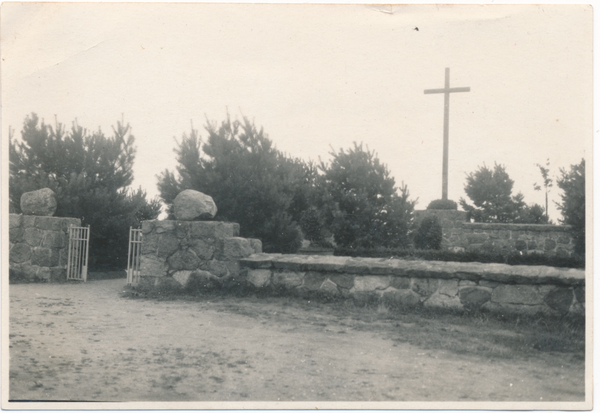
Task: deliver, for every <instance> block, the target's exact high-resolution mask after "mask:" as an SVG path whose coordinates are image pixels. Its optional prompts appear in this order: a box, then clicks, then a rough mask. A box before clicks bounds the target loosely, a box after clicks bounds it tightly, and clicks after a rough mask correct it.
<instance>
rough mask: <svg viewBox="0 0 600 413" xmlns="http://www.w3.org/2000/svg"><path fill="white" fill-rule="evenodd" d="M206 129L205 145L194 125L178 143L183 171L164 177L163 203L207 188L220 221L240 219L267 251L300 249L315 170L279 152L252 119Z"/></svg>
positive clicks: (160, 181)
mask: <svg viewBox="0 0 600 413" xmlns="http://www.w3.org/2000/svg"><path fill="white" fill-rule="evenodd" d="M205 129H206V132H207V133H208V138H207V140H206V142H205V143H202V140H201V138H200V135H199V134H198V131H197V130H194V129H192V131H191V133H190V134H189V135H187V134H184V135H183V137H182V140H181V142H178V143H177V148H176V149H175V153H176V155H177V163H178V165H177V173H176V174H175V173H173V172H171V171H168V170H165V171H164V172H162V173H161V174H160V175H159V177H158V189H159V191H160V196H161V198H162V199H163V201H164V202H165V203H166V204H167V205H169V206H170V205H172V203H173V200H174V199H175V197H176V196H177V194H179V192H181V191H183V190H185V189H195V190H197V191H201V192H203V193H206V194H207V195H210V196H211V197H212V198H213V199H214V201H215V203H216V204H217V208H218V212H217V215H216V216H215V219H219V220H226V221H233V222H237V223H239V224H240V233H241V235H242V236H244V237H256V238H259V239H261V240H262V242H263V249H264V250H265V251H267V252H295V251H297V250H298V248H300V246H301V242H302V234H301V231H300V229H299V227H298V224H297V222H298V221H299V220H300V217H301V214H302V212H303V210H304V209H305V208H306V206H307V201H306V196H307V192H308V191H309V189H310V187H311V185H312V181H313V180H314V170H313V168H311V167H310V166H309V165H307V164H305V163H304V162H302V161H300V160H298V159H293V158H290V157H288V156H286V155H285V154H283V153H282V152H280V151H278V150H277V149H276V148H275V147H274V146H273V143H272V141H271V140H270V139H269V138H268V136H267V135H266V134H265V133H264V131H263V129H262V128H261V129H258V128H257V127H256V126H255V125H254V123H253V122H251V121H250V120H248V119H247V118H244V119H243V121H238V120H235V121H232V120H231V119H230V117H229V116H228V117H227V119H226V120H225V121H223V122H221V124H220V125H218V126H217V124H215V123H211V122H208V121H207V124H206V126H205Z"/></svg>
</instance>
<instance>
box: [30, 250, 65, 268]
mask: <svg viewBox="0 0 600 413" xmlns="http://www.w3.org/2000/svg"><path fill="white" fill-rule="evenodd" d="M58 260H59V252H58V251H57V250H55V249H50V248H41V247H37V248H33V250H32V252H31V264H33V265H39V266H40V267H56V266H58Z"/></svg>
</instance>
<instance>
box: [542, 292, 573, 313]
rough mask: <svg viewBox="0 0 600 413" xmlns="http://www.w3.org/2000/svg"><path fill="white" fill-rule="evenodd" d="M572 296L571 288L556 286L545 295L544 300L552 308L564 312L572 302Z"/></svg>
mask: <svg viewBox="0 0 600 413" xmlns="http://www.w3.org/2000/svg"><path fill="white" fill-rule="evenodd" d="M573 298H574V295H573V289H572V288H567V287H558V288H556V289H554V290H552V291H550V292H549V293H548V294H547V295H546V297H545V298H544V302H545V303H546V305H548V307H550V308H552V309H553V310H556V311H558V312H559V313H561V314H566V313H567V312H568V311H569V309H570V308H571V305H572V304H573V302H574V300H573Z"/></svg>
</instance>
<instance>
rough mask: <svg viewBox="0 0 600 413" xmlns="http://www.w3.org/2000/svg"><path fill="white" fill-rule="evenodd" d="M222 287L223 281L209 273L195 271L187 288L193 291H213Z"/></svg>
mask: <svg viewBox="0 0 600 413" xmlns="http://www.w3.org/2000/svg"><path fill="white" fill-rule="evenodd" d="M220 286H221V279H220V278H219V277H217V276H215V275H214V274H211V273H210V272H208V271H202V270H197V271H193V272H192V273H191V274H190V276H189V280H188V282H187V284H186V287H187V288H188V289H191V290H212V289H215V288H218V287H220Z"/></svg>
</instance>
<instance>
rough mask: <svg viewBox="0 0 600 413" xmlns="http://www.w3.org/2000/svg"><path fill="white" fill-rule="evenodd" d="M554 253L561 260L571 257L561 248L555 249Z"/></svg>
mask: <svg viewBox="0 0 600 413" xmlns="http://www.w3.org/2000/svg"><path fill="white" fill-rule="evenodd" d="M554 253H555V254H556V256H558V257H563V258H567V257H569V256H571V253H570V252H569V251H567V250H566V249H565V248H563V247H558V248H556V251H554Z"/></svg>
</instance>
